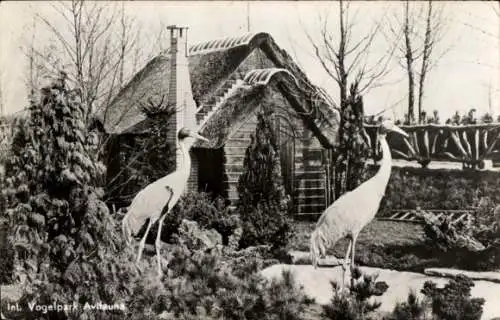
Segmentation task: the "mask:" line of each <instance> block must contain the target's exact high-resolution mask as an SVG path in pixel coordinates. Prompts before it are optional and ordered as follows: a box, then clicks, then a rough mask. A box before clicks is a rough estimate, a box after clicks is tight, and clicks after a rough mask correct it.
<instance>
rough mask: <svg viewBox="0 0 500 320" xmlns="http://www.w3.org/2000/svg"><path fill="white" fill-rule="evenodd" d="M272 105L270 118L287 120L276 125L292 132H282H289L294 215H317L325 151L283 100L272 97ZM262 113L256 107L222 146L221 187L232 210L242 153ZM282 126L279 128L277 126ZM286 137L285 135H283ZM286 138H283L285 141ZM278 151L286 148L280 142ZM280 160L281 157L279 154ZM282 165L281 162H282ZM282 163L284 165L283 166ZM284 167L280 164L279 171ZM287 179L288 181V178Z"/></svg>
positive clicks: (321, 207)
mask: <svg viewBox="0 0 500 320" xmlns="http://www.w3.org/2000/svg"><path fill="white" fill-rule="evenodd" d="M272 97H273V99H272V102H273V103H274V105H275V106H276V108H275V109H274V111H275V113H274V117H275V118H277V119H287V120H286V121H280V124H281V123H286V122H288V123H289V124H290V125H291V126H292V127H293V128H291V129H292V130H289V129H287V130H282V131H286V132H291V131H293V133H292V134H293V135H294V136H293V138H291V139H293V149H294V150H293V155H291V157H292V158H293V159H291V164H289V165H291V166H292V168H291V172H292V175H293V178H292V181H293V182H292V183H293V184H292V186H291V187H290V188H289V189H291V190H289V191H291V192H290V194H289V195H290V197H291V199H292V201H293V205H294V208H295V213H297V214H311V213H320V212H322V211H323V210H324V209H325V207H326V203H327V201H326V198H325V197H326V192H325V190H326V188H327V183H326V176H327V175H326V173H325V157H324V154H325V149H324V148H323V147H322V146H321V144H320V143H319V141H318V139H317V138H316V137H315V136H314V135H313V134H312V132H311V131H310V130H309V129H308V128H306V127H305V126H304V123H303V121H302V120H301V119H300V117H299V116H298V115H297V114H295V113H294V112H293V109H291V106H289V105H287V104H288V103H287V102H286V100H284V99H282V98H279V97H277V96H276V95H272ZM260 111H262V108H261V107H259V108H258V109H257V110H255V111H254V112H253V113H252V115H251V116H249V117H248V118H247V119H246V120H245V121H244V123H242V124H240V125H239V127H237V128H235V132H233V134H232V135H231V137H230V139H228V140H227V142H226V144H225V145H224V155H225V163H224V164H223V166H224V183H225V186H226V188H227V197H228V200H230V201H231V204H232V205H233V206H235V205H236V204H237V201H238V190H237V188H238V179H239V177H240V176H241V174H242V173H243V170H244V167H243V162H244V159H245V151H246V149H247V147H248V146H249V144H250V141H251V138H250V137H251V135H253V134H254V133H255V129H256V126H257V116H256V115H257V113H258V112H260ZM281 126H283V125H281ZM285 134H286V135H287V134H289V133H285ZM285 138H286V137H285ZM279 144H280V148H284V146H289V144H284V143H283V141H280V142H279ZM280 151H282V150H280ZM281 153H282V156H284V154H283V152H281ZM282 161H283V159H282ZM285 163H286V162H285ZM284 167H286V168H287V169H288V170H290V168H289V167H288V166H284V165H283V163H282V169H283V168H284ZM288 178H289V179H290V177H288Z"/></svg>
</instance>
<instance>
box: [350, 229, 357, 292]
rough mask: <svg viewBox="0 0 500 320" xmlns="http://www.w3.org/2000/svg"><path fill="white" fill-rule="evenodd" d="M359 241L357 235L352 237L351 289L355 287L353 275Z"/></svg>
mask: <svg viewBox="0 0 500 320" xmlns="http://www.w3.org/2000/svg"><path fill="white" fill-rule="evenodd" d="M357 239H358V236H357V235H354V236H353V237H352V252H351V288H353V287H354V279H353V277H352V275H353V270H354V255H355V247H356V240H357Z"/></svg>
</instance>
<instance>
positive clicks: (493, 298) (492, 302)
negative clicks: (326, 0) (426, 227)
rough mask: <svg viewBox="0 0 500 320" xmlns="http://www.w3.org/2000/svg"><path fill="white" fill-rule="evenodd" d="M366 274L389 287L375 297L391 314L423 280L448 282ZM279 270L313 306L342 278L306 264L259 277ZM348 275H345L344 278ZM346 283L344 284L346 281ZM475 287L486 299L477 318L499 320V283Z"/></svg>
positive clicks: (368, 269) (416, 275) (279, 267)
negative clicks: (289, 274) (299, 287)
mask: <svg viewBox="0 0 500 320" xmlns="http://www.w3.org/2000/svg"><path fill="white" fill-rule="evenodd" d="M360 269H361V270H362V271H363V272H365V273H367V274H374V273H378V274H379V277H378V281H385V282H386V283H387V284H388V285H389V289H387V292H386V293H385V294H384V295H383V296H381V297H376V300H378V301H380V302H381V303H382V305H381V307H380V311H386V312H391V311H392V310H393V308H394V306H395V304H396V303H397V302H402V301H405V300H406V298H407V296H408V293H409V292H410V289H413V290H414V291H415V292H417V293H418V294H419V295H420V296H421V294H420V289H421V288H422V286H423V284H424V282H425V281H427V280H432V281H434V282H435V283H437V284H438V286H444V284H446V283H447V282H448V279H446V278H440V277H435V276H427V275H424V274H420V273H414V272H400V271H396V270H387V269H380V268H371V267H361V268H360ZM283 270H290V271H292V273H293V274H294V275H295V277H296V279H297V281H298V283H299V284H301V285H302V286H303V287H304V291H305V292H306V294H308V295H309V296H310V297H312V298H315V299H316V302H317V303H320V304H326V303H329V302H330V299H331V297H332V286H331V284H330V281H336V282H338V283H340V280H341V279H342V268H341V267H334V268H321V267H320V268H318V269H314V268H313V267H312V266H310V265H283V264H280V265H273V266H271V267H269V268H266V269H264V270H262V275H263V276H264V277H266V278H268V279H271V278H274V277H280V276H281V273H282V271H283ZM348 276H349V274H346V278H347V277H348ZM346 283H348V282H346ZM474 284H475V286H474V287H473V288H472V289H471V294H472V296H473V297H482V298H484V299H485V300H486V302H485V304H484V308H483V317H482V318H481V319H484V320H490V319H492V318H494V317H500V284H499V283H494V282H490V281H483V280H476V281H474Z"/></svg>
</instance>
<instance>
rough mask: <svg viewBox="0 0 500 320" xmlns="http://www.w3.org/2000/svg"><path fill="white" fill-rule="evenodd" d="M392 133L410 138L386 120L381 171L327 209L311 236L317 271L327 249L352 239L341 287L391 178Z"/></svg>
mask: <svg viewBox="0 0 500 320" xmlns="http://www.w3.org/2000/svg"><path fill="white" fill-rule="evenodd" d="M389 131H394V132H397V133H399V134H402V135H403V136H406V137H408V135H407V134H406V133H405V132H404V131H403V130H401V129H400V128H399V127H397V126H396V125H394V124H393V123H392V121H390V120H385V121H383V122H382V124H381V125H380V127H379V131H378V138H379V141H380V144H381V147H382V160H381V165H380V169H379V170H378V172H377V173H376V174H375V176H373V177H372V178H371V179H369V180H367V181H365V182H363V183H362V184H361V185H360V186H359V187H357V188H356V189H354V190H352V191H350V192H347V193H345V194H343V195H342V196H341V197H339V198H338V199H337V200H336V201H335V202H334V203H333V204H332V205H331V206H329V207H328V208H326V209H325V211H324V212H323V214H322V215H321V217H320V218H319V220H318V222H317V224H316V227H315V229H314V231H313V232H312V234H311V242H310V254H311V260H312V264H313V266H314V268H317V266H318V260H319V259H320V258H321V257H324V256H325V255H326V249H327V248H332V247H333V246H334V245H335V244H336V243H337V241H339V240H340V239H343V238H347V239H349V245H348V246H347V252H346V255H345V259H344V262H343V264H342V270H343V273H342V286H343V285H344V283H343V282H344V278H345V271H346V268H347V264H348V263H349V262H348V258H349V253H350V252H351V262H350V264H351V271H352V270H353V268H354V254H355V246H356V239H357V238H358V235H359V233H360V231H361V230H362V229H363V227H364V226H366V225H367V224H368V223H369V222H370V221H371V220H372V219H373V218H374V217H375V214H376V213H377V211H378V208H379V205H380V201H381V200H382V197H383V196H384V193H385V188H386V186H387V183H388V181H389V177H390V175H391V165H392V158H391V151H390V149H389V144H388V143H387V140H386V134H387V132H389ZM351 248H352V250H351Z"/></svg>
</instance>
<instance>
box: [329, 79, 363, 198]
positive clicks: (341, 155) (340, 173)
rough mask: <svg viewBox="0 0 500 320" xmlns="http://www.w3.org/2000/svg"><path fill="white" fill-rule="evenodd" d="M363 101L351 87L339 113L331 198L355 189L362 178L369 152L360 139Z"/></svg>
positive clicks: (355, 86) (361, 138) (355, 89)
mask: <svg viewBox="0 0 500 320" xmlns="http://www.w3.org/2000/svg"><path fill="white" fill-rule="evenodd" d="M363 117H364V111H363V100H362V97H361V96H360V95H359V93H358V89H357V84H354V85H353V86H351V90H350V94H349V97H348V99H347V103H346V104H345V107H344V108H343V109H342V110H341V119H340V128H339V136H340V143H339V148H338V157H337V159H336V161H335V162H334V164H335V198H336V199H337V198H338V197H340V196H341V195H342V194H344V193H346V192H348V191H351V190H354V189H356V188H357V187H358V186H359V185H360V184H361V183H362V182H363V181H364V180H365V179H364V178H365V164H366V160H367V159H368V157H369V155H370V149H369V147H368V145H367V144H366V142H365V141H364V138H363V131H364V128H363Z"/></svg>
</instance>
